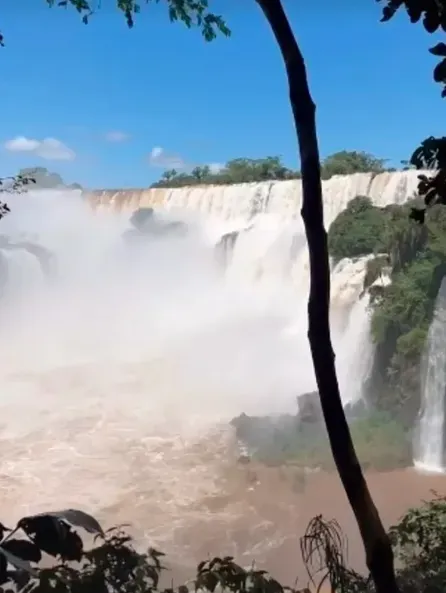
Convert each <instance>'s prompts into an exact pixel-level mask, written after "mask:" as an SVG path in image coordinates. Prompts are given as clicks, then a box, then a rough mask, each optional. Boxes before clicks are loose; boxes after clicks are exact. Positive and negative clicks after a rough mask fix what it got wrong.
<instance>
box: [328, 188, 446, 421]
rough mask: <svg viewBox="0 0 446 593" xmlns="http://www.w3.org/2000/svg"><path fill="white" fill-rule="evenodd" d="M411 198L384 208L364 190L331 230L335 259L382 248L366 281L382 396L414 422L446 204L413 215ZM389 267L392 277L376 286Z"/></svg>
mask: <svg viewBox="0 0 446 593" xmlns="http://www.w3.org/2000/svg"><path fill="white" fill-rule="evenodd" d="M412 206H413V204H412V203H410V204H407V205H403V206H396V205H393V206H389V207H387V208H378V207H376V206H373V204H372V203H371V201H370V200H368V199H367V198H363V197H357V198H355V199H353V200H352V201H351V202H350V203H349V205H348V207H347V209H346V210H345V211H344V212H342V213H341V214H340V215H339V216H338V217H337V218H336V220H335V221H334V222H333V224H332V225H331V227H330V229H329V233H328V241H329V247H330V250H331V254H332V256H333V258H334V259H335V260H338V259H341V258H343V257H358V256H364V255H373V254H375V255H377V254H381V255H380V256H379V257H375V258H373V259H371V260H370V261H369V262H368V264H367V265H368V269H367V274H366V282H365V288H367V289H369V290H370V294H371V297H372V298H371V303H372V307H373V315H372V335H373V339H374V341H375V343H376V345H377V354H376V365H375V366H376V367H377V368H375V382H376V378H377V374H378V375H380V377H381V381H380V388H379V392H380V395H379V397H378V402H379V403H380V404H382V405H383V407H384V408H385V409H390V410H392V411H395V412H397V413H401V414H402V418H403V419H404V421H405V422H407V423H409V424H410V423H412V422H413V419H414V415H415V414H416V412H417V410H418V406H419V399H418V398H419V375H420V373H419V363H420V356H421V354H422V351H423V347H424V344H425V340H426V336H427V331H428V329H429V325H430V322H431V320H432V315H433V310H434V305H435V299H436V296H437V293H438V290H439V287H440V284H441V280H442V278H443V276H444V275H445V273H446V206H442V205H436V206H435V207H433V208H432V209H431V211H430V215H429V217H428V220H427V221H426V225H419V224H417V223H416V222H414V221H413V220H411V219H410V217H409V212H410V209H411V207H412ZM382 254H385V255H384V256H383V255H382ZM384 267H387V268H390V275H391V283H383V284H381V285H380V284H379V283H378V285H377V286H376V285H375V286H373V288H371V285H373V283H374V281H375V280H376V279H377V278H378V277H379V275H380V273H381V271H382V269H383V268H384Z"/></svg>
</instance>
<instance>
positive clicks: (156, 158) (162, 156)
mask: <svg viewBox="0 0 446 593" xmlns="http://www.w3.org/2000/svg"><path fill="white" fill-rule="evenodd" d="M149 163H150V164H151V165H152V167H161V168H162V169H185V168H186V167H187V166H188V165H187V163H186V161H185V160H184V159H182V158H181V156H179V155H178V154H173V153H170V152H167V151H165V150H164V148H161V146H155V147H154V148H152V151H151V153H150V155H149Z"/></svg>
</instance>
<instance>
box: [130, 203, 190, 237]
mask: <svg viewBox="0 0 446 593" xmlns="http://www.w3.org/2000/svg"><path fill="white" fill-rule="evenodd" d="M130 224H131V225H132V226H133V228H131V229H129V230H127V231H125V232H124V233H123V235H122V237H123V239H124V241H126V242H128V243H137V242H139V241H143V240H145V239H148V238H152V237H164V236H184V235H186V234H187V232H188V227H187V224H185V223H184V222H181V221H173V222H165V221H163V220H160V219H159V218H157V217H156V215H155V211H154V210H153V208H139V209H138V210H136V211H135V212H134V213H133V214H132V216H131V217H130Z"/></svg>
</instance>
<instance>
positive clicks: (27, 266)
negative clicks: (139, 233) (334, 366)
mask: <svg viewBox="0 0 446 593" xmlns="http://www.w3.org/2000/svg"><path fill="white" fill-rule="evenodd" d="M10 207H11V211H12V212H11V214H10V215H8V216H7V217H6V218H5V219H4V220H2V222H1V224H2V234H4V235H7V236H8V237H9V239H10V240H11V241H18V240H23V239H24V238H25V239H27V240H31V241H34V242H36V243H38V244H40V245H42V246H44V247H46V248H47V249H49V250H51V251H52V252H53V253H54V254H55V256H56V270H57V273H56V276H55V278H53V279H50V280H45V279H44V278H43V276H42V273H41V271H40V269H39V266H38V263H37V260H35V259H34V258H33V257H32V256H30V255H29V254H26V253H24V252H5V254H7V255H8V258H9V264H10V282H9V284H8V287H7V291H6V294H5V295H4V299H3V303H2V308H1V313H0V315H1V324H0V349H1V354H2V356H1V362H0V381H1V388H2V397H1V403H0V405H1V418H2V421H1V422H2V436H1V438H2V447H3V456H2V461H1V464H0V475H1V476H3V477H2V478H1V480H0V485H1V487H2V488H3V492H2V497H3V498H2V501H4V507H3V508H4V509H5V511H7V512H10V513H11V514H12V515H13V516H19V515H23V513H25V512H27V511H30V510H32V511H36V510H39V509H46V508H57V507H60V506H67V505H74V504H75V505H77V506H78V507H82V508H86V509H90V510H91V511H94V510H98V511H101V510H104V509H106V508H109V507H111V506H113V505H118V506H120V505H121V506H122V508H123V510H122V513H123V516H124V518H125V519H126V520H128V521H132V520H133V519H134V518H135V511H134V509H135V503H136V502H137V497H138V496H140V497H143V498H145V499H146V498H149V499H150V500H151V504H153V505H155V506H157V505H158V506H157V508H158V511H159V505H161V506H162V505H163V504H168V505H170V507H169V513H170V515H169V516H170V517H171V518H172V516H173V515H174V514H175V513H174V511H173V510H172V509H173V507H174V506H175V505H176V507H178V511H179V510H180V508H179V507H181V504H182V503H181V501H182V500H183V499H184V498H186V499H187V500H189V501H190V500H193V499H194V497H196V496H202V495H203V492H204V493H206V492H208V490H209V489H211V490H212V488H214V487H216V486H215V485H214V481H215V480H216V479H217V478H218V475H219V471H220V470H219V467H217V466H218V465H219V463H221V461H219V459H221V458H222V456H223V458H224V459H226V460H228V459H229V458H230V459H232V457H230V456H231V455H232V454H233V453H231V452H230V446H231V436H232V433H231V429H230V427H229V425H228V421H229V420H230V419H231V418H232V417H234V416H236V415H238V414H240V413H241V412H245V413H248V414H257V415H260V414H267V413H281V412H292V413H295V412H296V410H297V404H296V396H297V395H299V394H300V393H302V392H304V391H305V390H307V389H308V388H309V387H311V386H312V382H314V379H313V377H312V369H311V366H309V365H308V360H309V354H308V346H307V344H306V336H305V333H303V335H302V336H301V337H302V339H300V338H299V339H297V340H296V339H290V338H289V337H287V336H286V329H287V327H288V326H289V325H290V324H291V323H292V321H293V319H294V318H293V311H292V308H291V303H289V305H290V306H289V309H288V310H287V308H286V306H284V303H285V300H286V299H285V300H284V299H281V298H280V291H281V290H282V288H281V287H280V286H277V287H276V289H275V293H276V294H273V293H272V292H271V290H268V291H266V292H265V294H263V293H262V291H261V290H259V289H258V288H256V287H255V286H253V285H251V286H250V285H249V284H248V283H240V282H239V283H238V282H235V281H233V282H227V281H225V277H224V274H223V273H222V269H221V268H219V267H218V265H217V263H216V258H215V255H214V251H213V245H212V243H211V242H210V240H209V232H207V231H206V229H205V228H204V226H203V223H202V222H201V221H200V220H198V219H197V220H196V221H191V220H189V223H190V225H189V228H190V232H189V234H188V235H187V237H184V238H169V237H162V238H157V239H153V240H148V241H147V242H145V243H144V245H138V246H133V245H132V246H128V245H125V244H124V242H123V240H122V237H121V235H122V233H123V232H124V231H125V230H127V229H128V228H129V214H128V213H127V214H116V213H107V212H101V213H94V212H93V211H92V210H91V208H90V206H89V205H88V204H87V203H86V202H85V201H84V200H83V199H82V197H81V195H80V194H79V193H77V192H66V193H63V192H47V193H45V192H32V193H29V194H23V195H18V196H14V197H12V198H11V201H10ZM287 302H289V299H288V301H287ZM278 303H280V304H281V306H280V307H278ZM305 354H306V356H305ZM199 443H201V444H202V445H201V447H200V448H199V450H198V453H197V450H196V449H194V447H195V446H196V445H197V444H199ZM203 443H206V445H204V444H203ZM217 450H218V451H219V454H218V455H216V451H217ZM192 451H194V455H195V457H193V458H194V459H195V462H194V466H196V465H197V463H198V462H197V455H198V457H200V456H201V457H200V459H201V461H200V464H201V465H202V471H203V472H204V475H203V476H202V477H201V478H200V479H197V476H196V475H195V477H193V476H192V475H191V474H190V463H191V457H190V455H192V453H191V452H192ZM211 451H213V454H212V455H211V456H210V458H209V459H208V461H207V462H206V464H204V465H203V463H204V462H203V459H202V458H203V455H204V456H205V457H206V455H207V454H208V453H210V452H211ZM212 468H213V469H212ZM196 471H198V470H196ZM149 475H150V478H149V477H148V476H149ZM179 476H180V477H179ZM191 482H192V483H191ZM194 492H195V494H194ZM173 501H175V502H173Z"/></svg>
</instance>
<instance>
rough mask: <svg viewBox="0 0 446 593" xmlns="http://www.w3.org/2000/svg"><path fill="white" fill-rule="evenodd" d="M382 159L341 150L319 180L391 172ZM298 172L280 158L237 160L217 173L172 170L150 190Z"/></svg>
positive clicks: (287, 176)
mask: <svg viewBox="0 0 446 593" xmlns="http://www.w3.org/2000/svg"><path fill="white" fill-rule="evenodd" d="M385 162H386V161H385V159H379V158H376V157H375V156H373V155H371V154H369V153H366V152H357V151H347V150H342V151H340V152H336V153H334V154H332V155H330V156H328V157H327V158H326V159H324V160H323V161H322V163H321V176H322V178H323V179H329V178H330V177H332V176H333V175H351V174H353V173H375V174H378V173H383V172H384V171H388V170H392V169H388V168H386V167H385ZM300 178H301V173H300V171H297V170H293V169H290V168H288V167H286V166H285V165H284V164H283V163H282V159H281V157H280V156H268V157H265V158H263V159H250V158H236V159H232V160H230V161H228V162H227V163H226V164H225V165H223V166H222V167H220V168H218V169H216V168H215V167H214V168H213V167H210V166H208V165H204V166H197V167H195V168H194V169H193V170H192V171H191V172H190V173H185V172H179V171H177V170H175V169H169V170H168V171H165V172H164V173H163V174H162V176H161V179H160V180H159V181H157V182H155V183H154V184H153V185H152V187H186V186H192V185H232V184H234V183H252V182H260V181H283V180H287V179H300Z"/></svg>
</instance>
